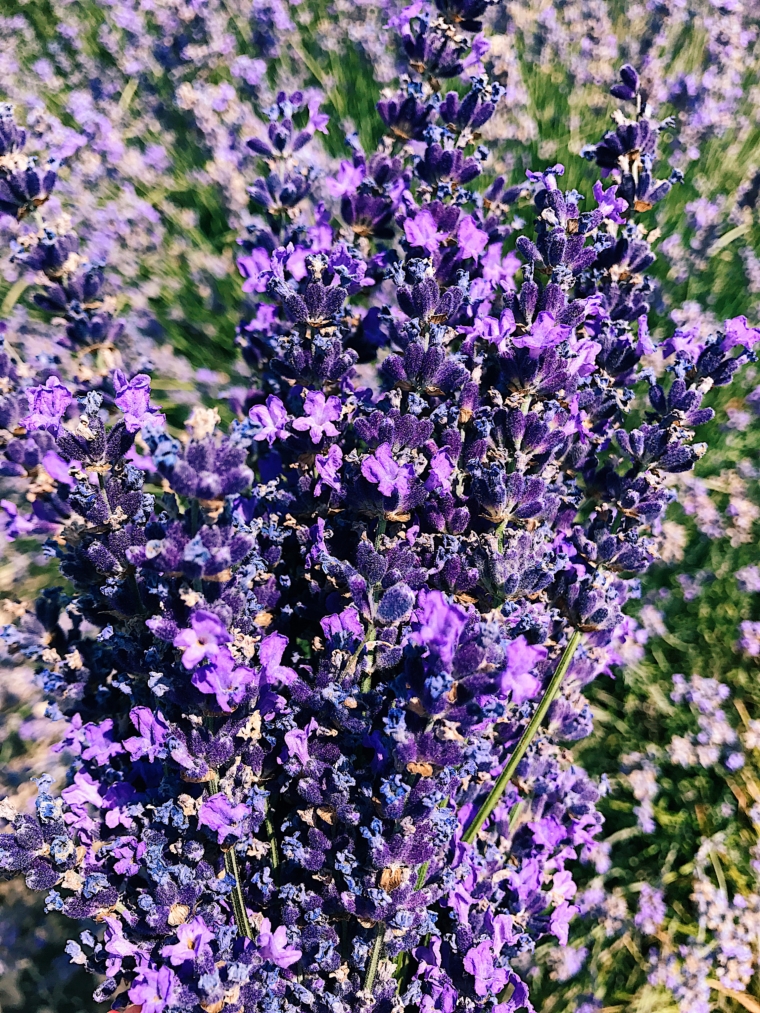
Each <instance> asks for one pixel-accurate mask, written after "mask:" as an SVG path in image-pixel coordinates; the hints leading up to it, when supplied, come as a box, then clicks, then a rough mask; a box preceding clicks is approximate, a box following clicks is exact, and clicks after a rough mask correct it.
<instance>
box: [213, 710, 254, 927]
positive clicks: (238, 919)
mask: <svg viewBox="0 0 760 1013" xmlns="http://www.w3.org/2000/svg"><path fill="white" fill-rule="evenodd" d="M208 723H209V721H208V719H207V725H208ZM211 723H212V724H213V718H212V719H211ZM208 789H209V792H210V794H211V795H216V793H217V792H218V791H219V778H218V777H216V776H214V777H212V778H211V780H210V781H209V783H208ZM224 868H225V871H226V872H227V874H228V875H230V876H232V878H233V879H234V880H235V886H234V889H233V891H232V913H233V914H234V915H235V925H236V926H237V930H238V932H239V933H240V935H241V936H245V938H246V939H253V929H252V928H251V923H250V921H249V920H248V911H247V910H246V907H245V898H244V897H243V887H242V884H241V882H240V869H239V868H238V864H237V855H236V854H235V848H234V845H233V847H232V848H230V850H229V851H225V852H224Z"/></svg>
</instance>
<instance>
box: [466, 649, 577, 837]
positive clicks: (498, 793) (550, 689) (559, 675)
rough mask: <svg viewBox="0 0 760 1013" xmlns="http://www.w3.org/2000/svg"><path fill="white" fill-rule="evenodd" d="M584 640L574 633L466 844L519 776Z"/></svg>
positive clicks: (474, 819) (475, 817)
mask: <svg viewBox="0 0 760 1013" xmlns="http://www.w3.org/2000/svg"><path fill="white" fill-rule="evenodd" d="M581 636H582V634H581V632H580V630H573V633H572V636H571V637H570V640H569V641H568V643H567V647H566V648H565V650H564V651H563V652H562V657H561V658H560V660H559V664H558V665H557V668H556V671H555V672H554V675H553V676H552V678H551V682H550V683H549V685H548V686H547V687H546V692H545V693H544V695H543V696H542V697H541V700H540V702H539V704H538V706H537V707H536V709H535V711H534V712H533V716H532V717H531V719H530V721H529V722H528V724H527V725H526V727H525V731H524V732H523V733H522V736H521V737H520V741H519V742H518V743H517V745H516V746H515V748H514V751H513V753H512V755H511V756H510V758H509V760H508V761H507V764H506V766H505V767H504V770H502V772H501V774H499V776H498V778H497V779H496V781H495V782H494V785H493V788H491V790H490V792H489V793H488V795H487V797H486V798H485V800H484V801H483V804H482V805H481V807H480V809H478V811H477V813H476V814H475V816H474V817H473V819H472V821H471V822H470V823H469V825H468V826H467V829H466V830H465V832H464V833H463V834H462V840H463V841H464V843H465V844H472V843H473V842H474V841H475V840H476V838H477V836H478V834H479V833H480V831H481V829H482V827H483V824H484V823H485V822H486V820H487V819H488V818H489V817H490V816H491V814H492V813H493V811H494V809H495V808H496V806H497V805H498V804H499V802H500V801H501V799H502V796H503V795H504V792H505V791H506V789H507V786H508V785H509V783H510V781H511V780H512V778H513V777H514V776H515V772H516V770H517V768H518V766H519V765H520V761H521V760H522V758H523V756H525V753H526V752H527V751H528V749H529V748H530V744H531V742H532V741H533V739H534V738H535V735H536V732H537V731H538V729H539V728H540V727H541V724H542V723H543V720H544V718H545V717H546V715H547V712H548V710H549V708H550V706H551V705H552V703H553V702H554V698H555V697H556V696H557V693H558V692H559V690H560V687H561V685H562V680H563V679H564V678H565V676H566V675H567V672H568V669H569V668H570V665H571V664H572V661H573V655H574V654H575V651H576V649H577V647H578V645H579V644H580V642H581Z"/></svg>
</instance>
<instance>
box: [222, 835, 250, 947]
mask: <svg viewBox="0 0 760 1013" xmlns="http://www.w3.org/2000/svg"><path fill="white" fill-rule="evenodd" d="M224 868H225V869H226V870H227V872H228V873H229V875H230V876H232V877H233V879H234V880H235V889H234V890H233V891H232V910H233V912H234V914H235V924H236V925H237V929H238V932H239V933H240V935H241V936H245V937H246V939H253V930H252V929H251V923H250V921H249V920H248V912H247V911H246V908H245V898H244V897H243V887H242V885H241V883H240V870H239V869H238V864H237V855H236V854H235V848H234V846H233V847H232V848H230V850H229V851H225V853H224Z"/></svg>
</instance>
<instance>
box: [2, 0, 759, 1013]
mask: <svg viewBox="0 0 760 1013" xmlns="http://www.w3.org/2000/svg"><path fill="white" fill-rule="evenodd" d="M402 7H403V5H402V4H394V3H392V2H388V3H387V4H379V3H369V2H368V3H364V2H351V0H334V2H329V0H324V2H310V0H301V2H300V3H297V4H291V3H288V2H287V0H271V2H262V0H253V3H251V2H248V0H206V2H183V0H155V2H140V0H134V2H131V0H109V2H105V0H101V2H97V3H96V2H93V0H80V2H77V3H71V2H68V0H32V2H29V3H22V2H19V0H4V2H3V3H1V4H0V100H2V101H8V102H10V103H12V104H13V105H14V107H15V110H16V116H17V118H18V119H19V121H20V122H21V123H23V124H25V125H26V128H27V131H28V134H29V138H30V139H29V141H28V146H29V147H30V148H31V149H35V143H36V142H39V143H40V145H41V146H42V139H43V138H44V150H45V151H47V152H50V153H51V154H52V155H53V156H55V157H56V158H58V159H60V160H61V163H62V167H61V169H60V172H59V177H60V183H59V186H58V188H57V190H56V192H55V195H54V196H53V197H52V198H51V200H50V202H48V206H47V207H46V218H48V219H52V218H54V217H56V209H58V213H59V214H60V215H66V216H68V218H67V219H66V221H65V222H64V224H63V225H62V226H61V227H62V228H69V227H70V228H72V229H74V230H76V231H77V232H78V233H79V235H80V236H81V237H82V239H83V241H84V242H85V243H86V245H87V250H88V255H89V256H90V257H91V258H93V259H97V258H98V257H102V258H103V260H106V261H107V262H108V271H109V272H110V273H111V274H112V276H113V277H114V279H115V286H114V287H115V289H117V290H118V297H117V300H118V301H117V302H116V303H115V304H114V306H113V313H114V314H118V315H119V316H120V317H122V318H123V319H124V321H125V333H126V335H127V338H128V358H129V362H130V364H131V366H132V367H133V368H132V372H133V373H135V372H139V371H143V370H148V371H150V372H151V374H152V377H153V391H154V392H155V396H156V398H157V400H158V401H159V403H160V404H161V405H162V406H163V409H164V411H165V412H166V414H167V417H168V420H169V423H170V425H172V426H174V427H176V428H180V429H181V427H182V425H183V424H184V422H185V420H186V418H187V416H188V415H189V413H190V411H191V409H192V408H194V407H195V406H196V405H197V404H198V403H199V399H200V400H201V401H202V402H203V403H207V404H211V402H212V401H215V400H217V399H218V400H219V401H220V402H222V403H223V404H226V405H228V406H229V407H228V408H227V409H226V411H227V416H226V417H225V409H224V408H222V421H224V422H227V421H229V420H230V419H231V418H233V417H234V415H235V406H236V405H237V404H239V403H241V400H242V399H243V398H244V396H245V392H246V390H247V388H248V386H249V385H250V384H251V379H250V372H249V371H247V370H246V369H245V368H244V367H243V368H241V365H240V362H239V360H238V358H237V356H236V334H237V333H238V330H237V329H238V325H239V322H240V320H241V318H243V317H245V316H246V312H248V315H249V316H250V306H251V299H252V298H254V297H255V296H254V295H253V294H252V293H247V292H245V291H244V290H243V278H242V277H241V274H240V271H238V269H237V267H236V259H237V256H238V254H239V252H240V247H239V246H238V245H237V239H238V237H239V236H240V235H241V234H242V233H244V232H245V227H246V225H248V224H249V222H250V221H251V209H250V203H249V194H248V191H247V187H248V186H249V185H250V184H251V180H252V178H253V176H254V175H255V172H254V164H255V156H254V154H253V153H252V152H251V150H250V149H249V148H248V147H247V146H246V143H245V142H246V140H247V139H248V138H249V137H250V136H252V135H255V134H257V133H260V124H261V122H262V118H263V113H262V110H264V109H265V108H267V107H268V106H269V105H270V104H271V102H272V100H273V96H274V95H275V94H276V92H277V91H278V90H279V89H280V88H283V89H287V90H288V91H292V90H294V89H295V88H301V89H306V90H307V93H308V94H309V95H310V96H311V97H312V98H313V99H314V101H315V103H316V100H317V97H318V96H321V99H322V108H323V110H324V111H325V112H327V113H328V114H329V116H330V120H329V124H328V125H327V127H326V128H325V133H324V135H320V137H319V141H320V143H318V144H315V145H314V146H313V147H312V149H310V150H311V152H313V154H314V158H315V162H316V169H317V170H318V172H319V173H321V174H322V175H323V176H327V177H335V176H336V175H337V173H338V172H339V165H340V162H341V160H342V159H344V158H346V157H347V155H346V146H345V141H344V135H345V133H346V131H350V130H355V131H356V132H357V134H358V137H359V138H360V140H361V143H362V144H363V146H364V147H365V148H366V149H367V150H371V149H372V148H373V146H374V144H375V143H376V142H377V140H378V139H379V136H380V134H381V132H382V123H381V122H380V121H379V119H378V118H377V116H376V114H375V105H376V102H377V101H378V100H379V99H380V98H381V97H382V96H383V94H384V93H385V90H386V89H389V88H391V87H394V86H395V83H396V79H397V75H398V70H399V66H400V63H399V53H398V49H397V41H396V36H395V34H394V33H393V32H392V31H390V30H388V28H387V27H386V25H387V20H388V18H389V17H391V16H393V15H398V14H399V12H400V11H401V10H402ZM484 34H485V36H486V37H487V39H488V41H489V43H490V48H489V50H488V52H487V55H486V56H484V59H487V60H488V61H489V65H490V67H491V68H492V73H493V75H495V77H496V79H497V80H498V81H500V82H501V83H502V84H503V86H504V87H505V89H506V100H505V101H504V102H502V104H501V105H500V107H499V109H498V111H497V114H496V115H495V116H494V117H493V118H492V119H491V120H490V121H489V122H488V123H487V125H486V126H485V128H484V130H483V135H484V138H485V139H486V140H488V141H489V142H490V143H491V144H492V147H493V153H492V155H491V162H490V163H489V167H490V168H491V169H492V170H493V173H502V174H503V175H504V176H505V177H506V179H507V182H508V185H514V184H518V183H522V182H523V181H524V179H525V172H526V170H527V169H533V170H538V169H542V168H544V167H545V166H547V165H549V164H551V163H554V162H561V163H562V164H563V165H564V166H565V170H566V171H565V176H564V178H563V186H565V187H567V188H569V187H573V186H575V187H577V188H578V189H579V190H581V191H582V192H585V191H586V190H587V189H590V187H589V184H588V163H587V162H586V161H585V160H584V159H583V158H582V156H581V149H582V148H583V146H584V145H585V144H586V143H587V142H588V140H589V139H590V138H596V137H598V136H601V135H602V133H603V132H604V131H605V130H606V129H608V128H609V126H610V121H609V114H610V101H609V88H610V86H611V85H612V84H613V83H614V82H615V81H616V80H617V78H618V73H619V69H620V66H621V65H622V64H624V63H630V64H633V65H634V66H635V67H636V68H637V69H638V70H639V72H640V73H641V75H642V80H643V81H644V82H645V84H646V87H647V89H648V93H649V101H650V102H651V103H652V105H653V107H654V108H655V110H656V115H657V117H658V118H660V119H664V118H665V117H666V116H671V117H672V118H673V122H672V125H671V126H669V127H668V128H667V129H666V131H665V132H664V134H663V143H664V147H665V149H666V156H665V157H666V158H667V161H668V163H669V164H670V165H671V166H673V167H675V168H677V169H678V170H680V171H681V172H682V173H683V175H684V182H683V183H682V184H679V185H676V186H675V187H674V189H673V191H672V193H671V194H670V195H669V196H668V199H667V200H666V201H663V202H662V203H660V204H658V205H657V206H656V207H655V208H654V209H652V210H651V211H650V212H648V213H647V215H646V219H647V220H646V224H647V227H648V228H650V229H657V230H659V231H660V232H661V233H662V235H663V236H664V237H667V238H665V239H664V240H661V241H659V242H658V243H655V252H656V254H657V261H656V263H655V264H654V266H653V267H652V268H651V273H652V274H653V275H654V276H655V278H656V296H655V299H654V304H653V305H654V311H655V312H654V325H655V326H654V327H653V333H654V334H655V335H656V336H658V335H664V334H665V333H668V334H670V333H672V331H673V328H674V327H680V328H682V329H685V330H694V331H695V332H697V333H699V334H701V335H703V336H706V335H707V334H708V333H710V332H712V331H714V330H715V329H716V327H717V326H719V324H720V323H721V322H722V321H723V320H725V319H727V318H731V317H734V316H737V315H739V314H746V315H747V317H748V318H749V321H750V324H752V325H758V324H759V323H760V222H759V221H758V214H759V212H758V202H759V201H760V37H759V36H760V5H758V4H757V3H755V2H754V0H747V2H744V3H742V2H740V0H725V3H718V2H715V3H713V2H708V0H679V2H668V0H664V2H657V0H651V2H649V3H633V4H622V3H618V2H611V3H603V2H601V0H598V2H592V0H588V2H583V0H578V2H575V0H568V2H555V3H543V2H534V0H522V2H520V0H504V2H502V3H499V4H497V5H494V6H493V7H492V8H490V9H489V13H488V16H487V18H486V25H485V29H484ZM338 178H339V177H338ZM55 202H59V205H56V203H55ZM513 210H514V214H515V216H517V217H522V218H523V220H525V219H529V218H530V217H531V215H532V209H531V207H530V204H529V202H527V201H526V202H525V203H524V204H522V205H521V204H518V205H516V206H515V207H514V209H513ZM18 230H19V225H18V223H17V222H16V220H15V219H13V218H11V217H9V216H7V215H6V216H2V217H0V234H2V239H3V248H4V250H5V251H6V255H5V256H4V259H3V261H2V264H1V265H0V317H2V319H3V321H5V323H6V325H7V331H6V338H7V339H8V340H9V342H10V343H11V344H12V345H13V347H16V348H23V349H26V350H31V352H32V353H33V354H35V355H40V354H42V355H45V354H62V355H64V356H65V355H68V354H69V353H68V352H64V353H58V352H56V353H53V352H52V351H51V350H50V349H49V348H48V345H47V344H46V342H47V343H49V340H50V339H49V337H48V336H47V331H46V327H45V325H44V322H43V320H42V317H41V315H40V313H39V312H38V310H37V309H36V308H35V306H34V304H33V303H31V301H30V300H29V298H28V295H29V292H30V291H31V288H32V286H33V283H34V273H33V272H31V271H29V270H28V268H27V267H25V265H24V263H23V262H19V260H18V259H16V260H14V259H13V256H12V253H13V251H14V242H17V240H18V235H17V234H18ZM650 238H651V236H650ZM15 249H16V252H18V247H15ZM22 261H23V258H22ZM103 354H104V355H106V354H107V352H105V351H104V353H103ZM649 366H650V368H651V369H652V370H653V371H654V372H655V373H656V374H659V373H661V372H662V369H663V361H662V357H661V355H660V357H659V359H658V353H654V354H653V355H652V356H651V362H650V363H649ZM106 368H107V364H106ZM705 403H706V404H708V405H710V406H711V407H713V408H714V409H715V411H716V417H715V419H714V420H713V421H712V422H709V423H708V424H707V425H706V426H703V427H702V429H701V430H700V433H699V439H700V440H705V441H706V442H707V443H709V445H710V454H708V455H707V456H706V457H705V458H704V460H703V461H701V462H699V463H698V464H697V466H696V469H695V470H694V472H690V473H684V474H681V475H675V476H673V478H672V484H673V487H674V489H675V490H676V492H677V496H678V502H677V503H674V504H673V505H671V507H670V508H669V510H668V513H667V519H666V520H664V521H663V522H661V523H660V525H659V528H658V531H657V538H658V540H659V554H660V557H661V561H660V562H659V563H658V564H657V565H656V566H655V567H654V568H653V569H652V570H651V571H650V572H649V573H648V574H647V575H646V576H645V577H644V578H643V580H642V587H641V596H640V597H639V598H638V600H635V601H632V602H630V603H629V604H628V606H627V608H626V611H627V613H628V614H629V616H630V619H629V622H628V627H627V629H626V637H625V639H624V641H622V642H621V646H620V649H619V652H618V653H619V657H618V663H617V664H616V665H615V666H613V667H611V668H610V671H609V673H608V674H607V675H604V676H601V677H600V678H598V679H596V680H595V681H594V682H593V683H591V684H589V685H588V686H587V687H586V688H585V690H584V692H585V694H586V696H587V699H588V715H587V717H588V723H589V727H590V722H591V718H592V716H593V731H591V733H590V734H587V735H586V737H585V738H578V740H577V741H575V742H568V743H566V747H567V750H568V751H569V752H568V756H569V755H570V753H571V754H572V759H573V761H574V762H577V763H578V764H579V765H581V766H582V767H583V768H585V769H586V770H587V771H588V772H589V773H590V774H591V775H592V776H593V777H595V778H600V779H602V781H603V783H604V784H605V786H606V794H605V795H604V797H603V798H602V799H601V800H600V802H599V805H598V808H599V809H600V811H601V812H602V814H603V816H604V819H605V824H604V829H603V832H602V834H601V835H600V838H599V843H598V844H596V845H595V846H594V847H593V848H589V849H587V851H586V852H585V853H584V854H583V855H581V856H580V860H579V861H578V863H577V870H576V871H574V875H575V878H576V880H577V882H578V883H579V886H580V889H579V893H578V894H577V896H576V898H575V903H576V904H577V905H578V907H579V913H578V914H577V915H576V917H575V919H574V920H573V922H572V924H571V927H570V938H569V944H568V946H559V945H557V942H556V940H552V941H550V942H540V943H539V945H538V947H537V949H536V951H535V953H533V954H527V955H525V960H524V963H523V964H522V973H523V977H524V978H525V980H527V981H528V982H530V984H531V1000H532V1002H533V1004H534V1006H535V1008H536V1010H541V1011H545V1013H565V1011H568V1013H569V1011H576V1013H592V1011H596V1010H603V1011H605V1013H617V1011H620V1013H623V1011H626V1013H628V1011H630V1013H648V1011H651V1013H655V1011H656V1013H664V1011H673V1013H675V1011H676V1010H678V1011H680V1013H702V1011H710V1010H726V1011H728V1010H731V1011H738V1010H742V1009H744V1010H749V1011H750V1013H752V1011H755V1013H757V1011H759V1010H760V977H758V970H759V969H760V882H759V881H760V682H759V680H758V675H760V551H758V547H757V539H758V532H759V531H760V528H759V527H758V520H760V484H759V483H760V453H759V451H760V369H758V367H756V366H755V365H754V364H753V363H749V364H747V365H745V366H744V367H743V368H742V372H741V374H740V376H739V378H738V380H736V381H735V382H734V383H733V384H732V386H731V387H730V388H716V389H714V390H713V391H711V392H710V394H709V395H708V398H707V399H706V402H705ZM0 481H2V484H3V489H2V493H3V496H4V497H5V498H9V499H13V497H14V496H15V495H18V494H19V489H20V486H19V484H18V482H17V481H16V480H15V479H14V478H13V477H6V478H3V479H2V480H0ZM57 582H58V578H57V575H56V573H55V571H54V569H53V564H52V562H51V560H50V559H49V556H48V555H47V554H46V553H45V552H44V550H43V548H42V543H41V540H40V539H38V538H36V537H33V536H28V537H24V536H21V537H18V538H16V540H15V541H13V542H11V541H9V540H6V541H5V542H4V544H3V545H2V556H1V557H0V595H1V596H2V602H1V603H0V609H1V611H2V622H3V623H7V624H11V623H12V622H14V621H15V620H16V619H17V618H18V616H20V615H21V614H22V613H23V612H24V611H25V609H26V608H27V607H28V605H29V603H30V602H32V601H33V599H34V598H35V596H36V595H37V594H39V593H40V591H41V590H42V589H44V588H46V587H49V586H51V585H52V584H54V583H57ZM0 708H1V710H2V713H1V716H0V742H2V745H1V746H0V778H1V780H0V795H2V796H7V797H8V798H10V799H11V800H12V801H13V802H14V804H15V805H16V806H17V807H18V808H20V809H25V808H30V807H33V802H34V796H35V789H34V785H32V784H31V782H30V778H31V777H32V776H33V775H38V774H40V773H41V772H42V771H46V772H48V773H49V774H51V775H52V776H53V778H54V779H58V780H61V779H62V778H63V777H64V773H65V767H66V753H65V751H64V752H61V751H57V752H54V751H52V747H53V746H55V744H56V743H57V741H58V740H59V739H60V737H61V734H62V732H61V729H62V725H61V724H60V723H59V722H55V721H52V720H50V719H49V718H48V717H46V716H45V714H46V706H45V702H44V699H43V693H42V690H41V688H40V686H39V685H38V682H37V681H36V680H35V676H34V667H33V665H32V663H31V662H30V660H29V659H28V658H27V657H25V656H24V652H23V651H18V650H17V649H16V645H15V644H12V643H9V645H8V650H7V651H5V653H4V654H3V657H2V667H0ZM583 734H586V733H585V732H584V733H583ZM0 896H1V898H2V910H0V926H1V927H0V974H1V977H0V1010H2V1011H5V1010H17V1009H18V1010H28V1011H30V1013H31V1011H34V1013H48V1011H50V1013H85V1011H87V1013H89V1011H93V1010H95V1009H106V1008H107V1006H104V1005H97V1004H95V1003H94V1002H93V1000H92V999H91V994H92V982H91V979H90V977H89V976H88V975H85V973H84V972H83V971H82V970H81V969H80V968H79V967H78V966H77V965H76V963H70V961H69V957H68V956H67V955H65V954H64V953H63V946H64V944H65V941H66V939H67V938H68V937H69V935H70V934H71V928H70V926H69V925H67V924H66V923H65V922H64V919H63V918H61V917H59V916H57V915H55V914H53V915H50V916H48V917H46V918H43V916H42V913H41V912H42V908H43V900H42V899H41V898H42V895H41V894H37V895H32V894H30V893H29V892H28V891H26V890H25V889H24V887H23V886H21V885H19V884H17V883H15V882H14V883H10V884H5V885H4V886H3V887H2V893H1V894H0Z"/></svg>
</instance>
